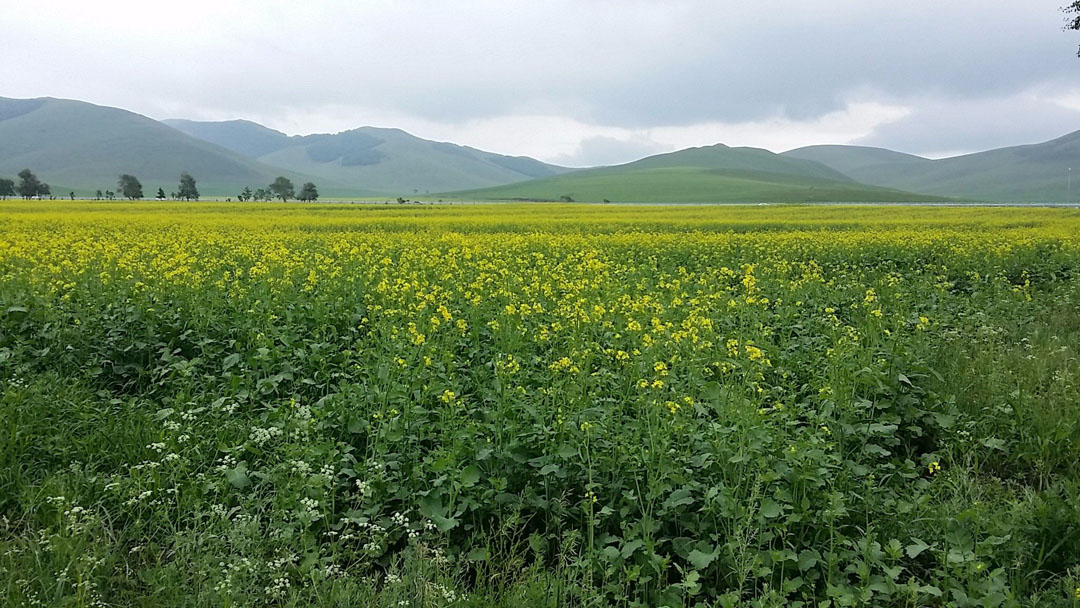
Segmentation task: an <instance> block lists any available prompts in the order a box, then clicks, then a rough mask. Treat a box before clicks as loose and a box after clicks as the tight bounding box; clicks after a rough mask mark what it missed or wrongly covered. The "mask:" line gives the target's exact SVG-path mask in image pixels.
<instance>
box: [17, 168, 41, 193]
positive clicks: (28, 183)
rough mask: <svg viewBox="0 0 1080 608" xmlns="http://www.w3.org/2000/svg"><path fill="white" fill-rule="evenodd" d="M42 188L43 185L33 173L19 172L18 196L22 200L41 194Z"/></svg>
mask: <svg viewBox="0 0 1080 608" xmlns="http://www.w3.org/2000/svg"><path fill="white" fill-rule="evenodd" d="M42 186H44V184H42V183H41V181H40V180H39V179H38V178H37V176H36V175H34V173H33V172H32V171H31V170H29V169H23V170H22V171H19V196H21V197H23V198H33V197H35V196H38V195H40V194H42V193H43V192H42Z"/></svg>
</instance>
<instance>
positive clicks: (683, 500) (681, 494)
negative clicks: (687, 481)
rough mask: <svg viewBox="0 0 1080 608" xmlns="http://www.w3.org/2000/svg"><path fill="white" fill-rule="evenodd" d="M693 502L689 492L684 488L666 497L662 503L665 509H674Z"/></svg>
mask: <svg viewBox="0 0 1080 608" xmlns="http://www.w3.org/2000/svg"><path fill="white" fill-rule="evenodd" d="M693 502H694V497H693V496H692V495H691V493H690V490H688V489H686V488H679V489H678V490H675V491H674V492H672V493H671V496H668V498H667V500H665V501H664V508H665V509H673V508H675V507H681V506H683V505H689V504H692V503H693Z"/></svg>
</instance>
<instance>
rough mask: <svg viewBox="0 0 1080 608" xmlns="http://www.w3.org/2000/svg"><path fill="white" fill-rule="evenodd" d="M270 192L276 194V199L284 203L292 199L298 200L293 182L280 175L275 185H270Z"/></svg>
mask: <svg viewBox="0 0 1080 608" xmlns="http://www.w3.org/2000/svg"><path fill="white" fill-rule="evenodd" d="M270 192H272V193H273V194H274V198H280V199H281V202H283V203H284V202H285V201H287V200H289V199H290V198H296V189H295V188H294V187H293V183H292V180H291V179H289V178H287V177H285V176H284V175H279V176H278V178H277V179H275V180H274V183H272V184H270Z"/></svg>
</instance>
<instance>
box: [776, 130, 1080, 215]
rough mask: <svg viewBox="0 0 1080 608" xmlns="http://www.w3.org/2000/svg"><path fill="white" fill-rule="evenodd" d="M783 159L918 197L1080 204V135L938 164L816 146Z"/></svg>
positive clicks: (852, 148)
mask: <svg viewBox="0 0 1080 608" xmlns="http://www.w3.org/2000/svg"><path fill="white" fill-rule="evenodd" d="M783 156H786V157H789V158H798V159H803V160H813V161H817V162H820V163H822V164H824V165H827V166H829V167H832V168H833V169H836V170H838V171H841V172H843V173H845V174H846V175H848V176H850V177H852V178H853V179H856V180H858V181H860V182H864V183H867V184H874V185H877V186H883V187H887V188H899V189H903V190H910V191H912V192H922V193H926V194H935V195H940V196H950V197H957V198H965V199H969V200H988V201H1032V202H1048V201H1065V200H1074V201H1075V200H1077V199H1080V195H1078V194H1073V195H1070V192H1069V190H1070V187H1069V173H1070V171H1069V169H1070V167H1075V168H1076V169H1077V171H1078V177H1080V131H1078V132H1075V133H1071V134H1069V135H1066V136H1064V137H1060V138H1058V139H1054V140H1051V141H1048V142H1045V143H1041V144H1032V145H1025V146H1013V147H1008V148H999V149H996V150H988V151H986V152H978V153H975V154H967V155H964V156H955V157H952V158H943V159H938V160H931V159H926V158H921V157H918V156H912V155H909V154H901V153H899V152H893V151H891V150H883V149H880V148H863V147H859V146H810V147H807V148H799V149H797V150H791V151H790V152H785V153H784V154H783ZM1077 191H1080V182H1078V187H1077Z"/></svg>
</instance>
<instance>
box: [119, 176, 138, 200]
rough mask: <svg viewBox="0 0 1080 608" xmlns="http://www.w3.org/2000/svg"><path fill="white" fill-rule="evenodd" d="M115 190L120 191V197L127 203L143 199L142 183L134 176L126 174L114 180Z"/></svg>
mask: <svg viewBox="0 0 1080 608" xmlns="http://www.w3.org/2000/svg"><path fill="white" fill-rule="evenodd" d="M116 189H117V190H119V191H120V194H121V196H123V197H124V198H126V199H128V200H129V201H133V200H135V199H139V198H142V197H143V190H142V183H141V182H139V178H137V177H135V176H134V175H129V174H127V173H125V174H123V175H121V176H120V178H119V179H117V180H116Z"/></svg>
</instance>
